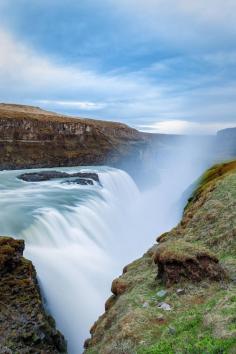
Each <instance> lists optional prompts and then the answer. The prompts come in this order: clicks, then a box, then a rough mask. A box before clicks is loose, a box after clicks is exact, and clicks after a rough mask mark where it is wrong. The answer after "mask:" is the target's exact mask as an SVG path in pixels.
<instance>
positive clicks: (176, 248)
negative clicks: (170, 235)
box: [155, 240, 216, 262]
mask: <svg viewBox="0 0 236 354" xmlns="http://www.w3.org/2000/svg"><path fill="white" fill-rule="evenodd" d="M201 256H206V257H209V258H212V259H216V257H215V255H214V254H213V253H211V252H210V251H209V250H208V249H206V248H205V247H203V246H201V245H200V244H197V243H190V242H186V241H182V240H176V241H166V242H163V243H162V244H161V245H160V246H159V248H158V250H157V252H156V255H155V258H156V259H157V260H160V261H161V262H167V261H178V262H184V261H186V260H187V259H196V258H197V257H201Z"/></svg>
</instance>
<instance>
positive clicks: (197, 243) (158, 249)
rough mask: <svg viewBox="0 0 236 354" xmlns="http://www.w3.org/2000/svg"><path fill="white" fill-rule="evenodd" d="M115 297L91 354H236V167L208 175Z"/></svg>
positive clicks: (128, 271) (94, 335)
mask: <svg viewBox="0 0 236 354" xmlns="http://www.w3.org/2000/svg"><path fill="white" fill-rule="evenodd" d="M144 236H145V235H144ZM112 292H113V295H112V296H111V297H110V299H108V301H107V303H106V305H105V309H106V311H105V313H104V314H103V315H102V316H101V317H100V318H99V319H98V321H97V322H95V324H94V325H93V327H92V328H91V339H89V340H87V341H86V343H85V347H86V349H85V353H86V354H121V353H123V354H135V353H136V354H177V353H178V354H203V353H204V354H207V353H208V354H220V353H232V354H233V353H235V352H236V161H233V162H229V163H226V164H222V165H217V166H214V167H213V168H212V169H210V170H209V171H207V172H206V174H205V175H204V176H203V177H202V179H201V180H200V181H199V186H198V188H197V190H196V191H195V192H194V194H193V196H192V198H191V199H190V201H189V203H188V205H187V207H186V208H185V211H184V215H183V218H182V220H181V222H180V224H179V225H177V227H175V228H174V229H173V230H172V231H170V232H168V233H165V234H163V235H162V236H161V237H160V238H159V244H156V245H154V246H153V247H152V248H151V249H150V250H149V251H148V252H147V253H146V254H145V255H144V256H143V257H142V258H140V259H138V260H136V261H135V262H133V263H132V264H130V265H128V266H126V267H125V268H124V272H123V275H122V276H121V277H119V278H118V279H116V280H114V282H113V284H112Z"/></svg>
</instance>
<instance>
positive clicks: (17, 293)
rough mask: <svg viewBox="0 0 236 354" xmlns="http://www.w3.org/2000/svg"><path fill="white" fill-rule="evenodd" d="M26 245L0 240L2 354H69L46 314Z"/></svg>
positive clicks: (10, 240) (0, 340) (21, 242)
mask: <svg viewBox="0 0 236 354" xmlns="http://www.w3.org/2000/svg"><path fill="white" fill-rule="evenodd" d="M23 250H24V241H21V240H14V239H12V238H7V237H0V289H1V291H0V353H4V354H11V353H12V354H13V353H14V354H18V353H21V354H24V353H25V354H28V353H38V354H39V353H41V354H42V353H45V354H46V353H48V354H58V353H66V343H65V340H64V338H63V336H62V335H61V334H60V332H59V331H57V330H56V328H55V323H54V320H53V319H52V318H51V317H50V316H49V315H47V314H46V313H45V311H44V308H43V305H42V297H41V294H40V291H39V287H38V283H37V279H36V272H35V269H34V267H33V265H32V263H31V262H30V261H28V260H26V259H25V258H23V256H22V254H23Z"/></svg>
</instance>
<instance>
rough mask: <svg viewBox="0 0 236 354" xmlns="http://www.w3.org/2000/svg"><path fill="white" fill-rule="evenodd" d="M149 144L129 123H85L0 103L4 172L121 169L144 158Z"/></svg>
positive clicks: (0, 165) (0, 163) (0, 159)
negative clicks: (106, 166) (55, 168)
mask: <svg viewBox="0 0 236 354" xmlns="http://www.w3.org/2000/svg"><path fill="white" fill-rule="evenodd" d="M146 148H147V139H146V138H145V137H144V136H142V134H141V133H139V132H138V131H137V130H135V129H132V128H130V127H128V126H126V125H125V124H120V123H113V122H105V121H97V120H92V119H81V118H72V117H66V116H62V115H59V114H56V113H52V112H47V111H44V110H42V109H40V108H37V107H30V106H21V105H8V104H0V168H2V169H11V168H27V167H53V166H73V165H81V164H82V165H96V164H104V163H109V164H113V165H116V164H118V163H119V162H120V161H122V159H123V158H124V157H126V158H128V157H131V156H134V158H135V159H137V160H138V159H140V158H141V155H142V151H144V150H145V149H146Z"/></svg>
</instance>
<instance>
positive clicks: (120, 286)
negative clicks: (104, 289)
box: [111, 278, 127, 295]
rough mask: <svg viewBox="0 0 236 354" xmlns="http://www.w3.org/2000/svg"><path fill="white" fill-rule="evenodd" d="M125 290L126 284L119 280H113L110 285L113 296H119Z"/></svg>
mask: <svg viewBox="0 0 236 354" xmlns="http://www.w3.org/2000/svg"><path fill="white" fill-rule="evenodd" d="M126 289H127V283H126V281H125V280H123V279H121V278H117V279H114V280H113V282H112V285H111V291H112V293H113V294H114V295H121V294H123V293H124V292H125V291H126Z"/></svg>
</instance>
